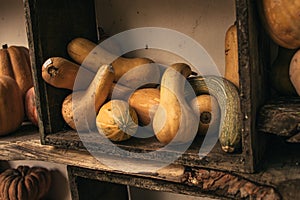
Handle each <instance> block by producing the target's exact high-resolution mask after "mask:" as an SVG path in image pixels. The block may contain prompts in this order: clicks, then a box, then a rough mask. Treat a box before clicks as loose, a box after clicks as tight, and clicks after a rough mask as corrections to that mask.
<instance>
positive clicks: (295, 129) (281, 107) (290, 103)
mask: <svg viewBox="0 0 300 200" xmlns="http://www.w3.org/2000/svg"><path fill="white" fill-rule="evenodd" d="M258 130H259V131H261V132H264V133H270V134H275V135H278V136H281V137H284V138H286V139H287V141H288V142H294V143H300V98H299V97H286V98H278V99H275V100H272V101H270V102H268V103H267V104H266V105H264V106H263V107H262V108H261V110H260V115H259V119H258Z"/></svg>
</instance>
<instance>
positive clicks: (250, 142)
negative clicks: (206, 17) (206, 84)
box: [236, 0, 270, 172]
mask: <svg viewBox="0 0 300 200" xmlns="http://www.w3.org/2000/svg"><path fill="white" fill-rule="evenodd" d="M256 6H257V5H256V3H255V1H251V0H242V1H236V15H237V30H238V41H239V42H238V49H239V75H240V100H241V110H242V113H243V119H242V120H243V130H242V135H243V137H242V141H243V143H242V144H243V153H244V156H245V168H246V171H248V172H254V171H256V170H258V169H259V167H260V166H259V164H260V161H261V159H262V157H263V154H264V149H263V148H262V147H264V146H265V145H264V142H265V141H264V138H263V137H261V135H259V134H258V131H257V129H256V116H257V112H258V109H259V107H260V106H261V105H262V104H263V103H264V102H265V99H266V98H267V94H268V93H267V91H268V90H267V87H266V85H267V84H266V81H267V79H266V78H265V77H266V73H265V70H264V69H266V68H265V66H267V65H268V62H269V60H268V56H267V55H266V52H268V50H269V49H268V48H269V46H268V45H269V44H268V43H269V41H270V39H269V38H267V37H266V35H265V33H264V32H263V29H261V27H260V24H259V20H258V13H257V7H256Z"/></svg>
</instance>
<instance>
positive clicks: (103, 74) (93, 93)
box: [62, 65, 114, 131]
mask: <svg viewBox="0 0 300 200" xmlns="http://www.w3.org/2000/svg"><path fill="white" fill-rule="evenodd" d="M113 79H114V73H113V69H112V67H111V65H103V66H102V67H101V68H99V70H98V72H97V73H96V75H95V77H94V79H93V81H92V82H91V84H90V86H89V87H88V88H87V90H85V91H75V92H73V93H71V94H70V95H68V96H67V97H66V98H65V100H64V101H63V105H62V116H63V118H64V120H65V121H66V123H67V124H68V125H69V126H70V127H71V128H73V129H76V130H78V131H87V130H90V129H92V128H94V127H95V122H96V120H95V118H93V117H94V116H93V114H92V113H89V112H95V113H96V114H97V113H98V112H99V109H100V107H101V106H102V105H103V103H104V102H105V100H106V99H107V97H108V94H109V91H110V89H111V87H112V84H113ZM91 106H94V107H91ZM89 108H93V110H88V109H89ZM96 114H95V115H96ZM75 122H76V123H75Z"/></svg>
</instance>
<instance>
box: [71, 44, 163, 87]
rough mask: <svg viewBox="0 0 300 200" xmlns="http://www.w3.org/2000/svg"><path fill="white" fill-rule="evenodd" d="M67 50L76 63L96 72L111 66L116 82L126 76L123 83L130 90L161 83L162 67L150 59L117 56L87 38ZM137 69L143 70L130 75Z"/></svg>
mask: <svg viewBox="0 0 300 200" xmlns="http://www.w3.org/2000/svg"><path fill="white" fill-rule="evenodd" d="M67 50H68V53H69V55H70V57H71V58H72V59H73V60H74V61H75V62H77V63H78V64H81V65H83V66H84V67H86V68H88V69H89V70H91V71H94V72H96V71H97V69H98V68H99V67H100V66H101V65H103V64H111V65H112V66H113V69H114V71H115V79H114V81H115V82H117V81H119V80H120V78H121V77H122V76H123V75H124V74H126V77H124V78H123V79H122V82H121V83H122V84H123V85H126V86H127V87H130V88H136V87H137V86H142V85H139V84H143V83H144V81H145V80H146V82H147V83H148V84H149V83H158V82H159V81H160V77H161V75H160V67H159V66H158V65H157V64H155V63H154V62H153V61H152V60H151V59H149V58H125V57H119V56H115V55H113V54H111V53H109V52H107V51H106V50H104V49H103V48H101V47H100V46H97V45H96V44H95V43H93V42H91V41H89V40H87V39H85V38H75V39H73V40H72V41H70V42H69V44H68V46H67ZM137 68H141V69H140V70H137V71H134V72H131V73H130V70H133V69H137ZM132 80H134V81H132Z"/></svg>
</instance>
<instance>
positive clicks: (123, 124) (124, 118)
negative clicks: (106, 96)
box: [96, 99, 138, 142]
mask: <svg viewBox="0 0 300 200" xmlns="http://www.w3.org/2000/svg"><path fill="white" fill-rule="evenodd" d="M96 125H97V128H98V131H99V132H100V134H103V135H105V136H106V137H107V138H108V139H110V140H112V141H116V142H117V141H124V140H127V139H129V138H131V136H133V135H134V134H135V133H136V131H137V128H138V117H137V114H136V112H135V110H134V109H133V108H132V107H130V106H129V104H128V103H127V102H126V101H123V100H117V99H113V100H110V101H108V102H107V103H106V104H104V105H103V106H102V107H101V108H100V110H99V112H98V115H97V118H96Z"/></svg>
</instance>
